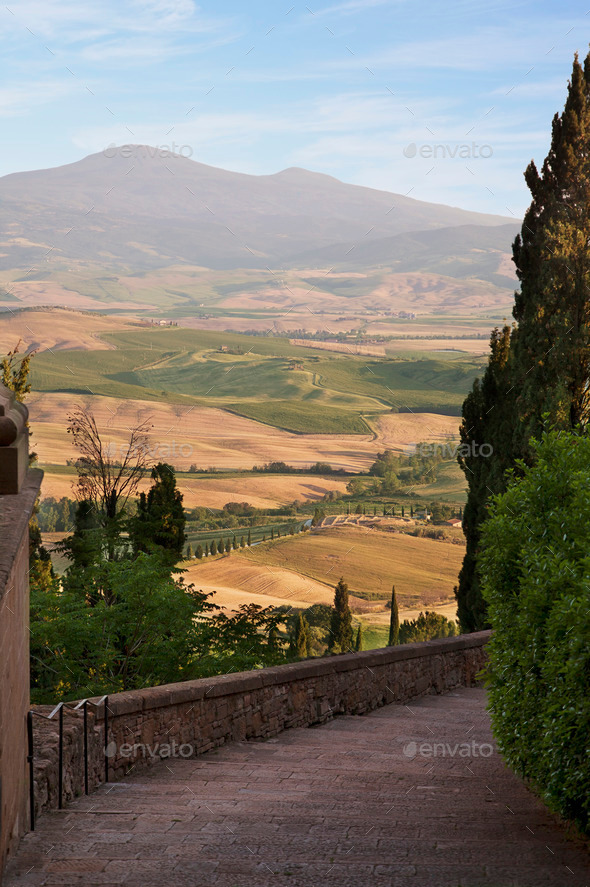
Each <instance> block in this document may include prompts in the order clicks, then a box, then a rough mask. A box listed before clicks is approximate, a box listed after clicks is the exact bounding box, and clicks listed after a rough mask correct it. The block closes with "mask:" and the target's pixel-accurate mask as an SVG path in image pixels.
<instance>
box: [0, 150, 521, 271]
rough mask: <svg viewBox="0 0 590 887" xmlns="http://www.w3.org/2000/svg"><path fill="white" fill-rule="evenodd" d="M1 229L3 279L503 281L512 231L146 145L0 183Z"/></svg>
mask: <svg viewBox="0 0 590 887" xmlns="http://www.w3.org/2000/svg"><path fill="white" fill-rule="evenodd" d="M113 150H114V149H113ZM109 153H112V152H109ZM0 226H1V234H2V236H1V238H0V270H1V269H4V270H5V269H19V268H20V269H30V268H31V266H33V265H35V266H37V265H39V264H40V263H41V262H45V261H46V260H47V261H49V262H51V263H52V264H55V263H56V262H68V261H72V260H75V261H78V262H84V263H89V264H99V265H102V266H105V267H111V268H119V269H123V270H127V271H128V272H129V273H136V272H139V271H142V270H149V269H157V268H163V267H167V266H170V265H178V264H190V265H200V266H205V267H208V268H213V269H234V268H264V266H266V265H270V266H273V267H275V268H278V267H284V268H289V267H293V268H297V267H304V266H305V264H306V263H307V264H309V265H310V266H315V267H320V266H321V265H322V263H330V264H335V263H338V264H343V265H344V266H346V267H347V268H351V269H354V268H356V267H365V266H367V265H376V266H379V265H384V264H385V265H388V266H389V267H392V268H393V269H394V270H398V264H399V270H415V269H417V268H418V267H419V268H420V270H422V269H425V268H427V269H429V270H436V271H438V273H441V274H447V275H450V276H472V275H473V276H480V272H485V274H487V275H492V276H493V275H494V274H496V276H497V269H498V263H499V261H500V257H501V255H502V254H506V253H507V252H508V250H509V247H510V242H511V240H512V238H513V236H514V233H515V232H516V229H517V226H516V224H515V222H514V221H513V220H510V219H506V218H504V217H502V216H492V215H485V214H482V213H474V212H468V211H465V210H462V209H457V208H455V207H449V206H441V205H438V204H432V203H425V202H421V201H418V200H413V199H412V198H409V197H403V196H401V195H398V194H390V193H388V192H384V191H378V190H375V189H372V188H364V187H360V186H358V185H350V184H346V183H343V182H340V181H338V180H337V179H335V178H332V177H331V176H327V175H323V174H320V173H314V172H309V171H307V170H304V169H295V168H293V169H286V170H283V171H282V172H279V173H276V174H274V175H265V176H251V175H244V174H242V173H235V172H230V171H227V170H222V169H216V168H214V167H211V166H206V165H204V164H202V163H197V162H195V161H193V160H190V159H188V158H186V157H181V156H179V155H175V154H171V153H163V152H161V151H158V150H157V149H154V148H150V147H148V146H142V145H128V146H122V147H121V148H118V149H116V151H115V153H114V156H106V153H105V152H103V153H100V154H93V155H91V156H89V157H86V158H85V159H83V160H80V161H78V162H76V163H72V164H68V165H67V166H61V167H58V168H55V169H44V170H37V171H34V172H23V173H15V174H12V175H8V176H4V177H3V178H0ZM351 246H354V249H351V248H350V247H351ZM482 253H483V255H482ZM453 256H455V257H456V259H455V266H457V267H455V268H454V270H453V267H452V266H453V258H452V257H453ZM449 257H450V258H449ZM431 266H432V267H431ZM443 266H445V270H443ZM45 267H46V266H45ZM501 276H502V275H501ZM509 278H510V273H509V272H508V278H504V279H503V281H502V283H500V281H496V280H494V281H492V280H491V278H489V279H490V282H494V283H496V284H497V285H500V286H503V287H505V286H507V285H508V284H507V279H509ZM484 279H488V277H485V278H484ZM510 279H511V278H510Z"/></svg>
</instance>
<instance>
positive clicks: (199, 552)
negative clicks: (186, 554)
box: [195, 543, 203, 561]
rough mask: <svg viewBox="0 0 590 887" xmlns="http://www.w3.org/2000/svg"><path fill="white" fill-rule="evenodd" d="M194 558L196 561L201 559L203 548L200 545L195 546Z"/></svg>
mask: <svg viewBox="0 0 590 887" xmlns="http://www.w3.org/2000/svg"><path fill="white" fill-rule="evenodd" d="M195 557H196V558H197V560H199V561H200V560H202V559H203V546H202V545H201V544H200V543H199V544H198V545H197V550H196V553H195Z"/></svg>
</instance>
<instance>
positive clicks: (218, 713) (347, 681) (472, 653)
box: [35, 632, 490, 812]
mask: <svg viewBox="0 0 590 887" xmlns="http://www.w3.org/2000/svg"><path fill="white" fill-rule="evenodd" d="M489 636H490V633H489V632H479V633H477V634H471V635H462V636H461V637H458V638H446V639H444V640H438V641H429V642H427V643H423V644H406V645H403V646H399V647H388V648H385V649H383V650H372V651H368V652H366V653H352V654H347V655H342V656H334V657H328V658H322V659H311V660H307V661H305V662H298V663H295V664H293V665H280V666H277V667H275V668H265V669H259V670H257V671H251V672H243V673H241V674H234V675H222V676H220V677H214V678H204V679H201V680H197V681H187V682H184V683H178V684H168V685H166V686H162V687H150V688H148V689H145V690H137V691H133V692H128V693H118V694H116V695H113V696H111V697H110V698H109V706H108V708H109V735H108V738H109V746H108V749H109V755H110V757H109V761H110V774H111V778H112V779H116V778H120V777H123V776H125V775H126V774H127V773H128V772H129V771H130V770H131V769H132V770H133V772H137V770H138V769H140V768H143V767H147V766H149V765H150V764H152V763H154V762H155V761H158V760H160V757H161V756H162V757H166V756H167V754H169V753H170V752H171V750H172V747H173V745H174V746H175V747H176V753H179V751H180V754H183V755H186V756H187V757H188V756H190V755H192V754H202V753H203V752H206V751H208V750H209V749H212V748H214V747H216V746H219V745H223V744H224V743H226V742H231V741H232V740H246V739H250V740H257V739H258V740H260V739H266V738H268V737H271V736H275V735H276V734H277V733H280V732H281V731H282V730H286V729H288V728H289V727H305V726H311V725H314V724H322V723H325V722H327V721H329V720H330V719H331V718H333V717H336V716H337V715H339V714H356V715H361V714H365V713H366V712H368V711H371V710H372V709H375V708H378V707H379V706H381V705H387V704H389V703H403V702H406V701H407V700H409V699H412V698H414V697H416V696H421V695H423V694H425V693H445V692H448V691H449V690H452V689H453V688H454V687H460V686H473V685H474V684H475V682H476V675H477V673H478V672H479V671H480V670H481V669H482V667H483V666H484V664H485V649H484V647H485V643H486V642H487V640H488V639H489ZM36 720H37V724H36V745H37V749H38V750H37V752H36V757H37V763H36V771H35V781H36V785H37V799H36V807H37V810H38V812H41V811H42V810H43V809H44V808H45V807H47V806H56V804H57V790H56V786H57V750H56V749H57V732H56V729H57V728H56V725H53V724H48V722H47V721H41V720H40V719H36ZM66 725H67V731H66V737H65V743H64V745H65V754H64V796H65V799H66V800H67V799H68V798H71V797H74V796H75V795H77V794H81V792H82V791H83V767H82V755H81V749H82V738H81V737H82V722H81V718H80V716H79V715H75V714H73V713H68V714H67V715H66ZM103 727H104V721H103V714H102V710H101V709H99V711H98V716H97V718H95V717H94V716H92V718H91V727H90V742H89V746H90V750H91V753H90V756H91V762H90V785H91V787H95V786H96V785H97V784H99V783H100V782H102V781H103V778H104V771H103V746H104V732H103ZM180 746H183V748H182V749H180ZM134 747H135V748H134ZM148 747H149V748H148Z"/></svg>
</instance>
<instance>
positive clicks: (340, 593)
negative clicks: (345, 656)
mask: <svg viewBox="0 0 590 887" xmlns="http://www.w3.org/2000/svg"><path fill="white" fill-rule="evenodd" d="M329 649H330V652H332V653H338V652H340V653H347V652H348V651H349V650H351V649H352V613H351V612H350V607H349V605H348V585H347V584H346V582H345V581H344V579H343V578H341V579H340V580H339V582H338V585H337V586H336V588H335V589H334V609H333V611H332V619H331V622H330V644H329Z"/></svg>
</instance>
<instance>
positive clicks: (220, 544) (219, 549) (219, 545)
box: [217, 536, 225, 554]
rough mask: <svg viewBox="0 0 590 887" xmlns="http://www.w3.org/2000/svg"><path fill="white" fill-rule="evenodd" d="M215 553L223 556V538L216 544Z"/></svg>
mask: <svg viewBox="0 0 590 887" xmlns="http://www.w3.org/2000/svg"><path fill="white" fill-rule="evenodd" d="M217 551H218V553H219V554H223V552H224V551H225V542H224V541H223V536H222V537H221V539H220V540H219V542H218V543H217Z"/></svg>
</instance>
